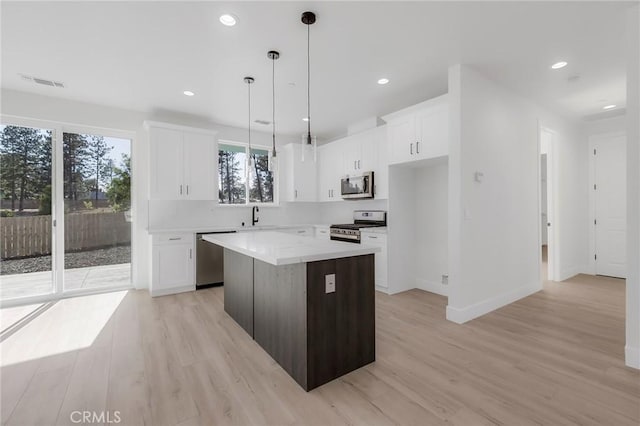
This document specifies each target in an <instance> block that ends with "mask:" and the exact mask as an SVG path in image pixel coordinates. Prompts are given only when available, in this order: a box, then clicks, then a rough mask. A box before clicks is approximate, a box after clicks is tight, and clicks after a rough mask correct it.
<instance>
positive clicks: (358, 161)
mask: <svg viewBox="0 0 640 426" xmlns="http://www.w3.org/2000/svg"><path fill="white" fill-rule="evenodd" d="M358 169H360V160H358Z"/></svg>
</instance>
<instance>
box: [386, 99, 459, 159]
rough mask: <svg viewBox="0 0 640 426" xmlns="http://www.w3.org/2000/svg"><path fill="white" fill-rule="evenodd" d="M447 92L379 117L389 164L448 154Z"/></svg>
mask: <svg viewBox="0 0 640 426" xmlns="http://www.w3.org/2000/svg"><path fill="white" fill-rule="evenodd" d="M448 109H449V105H448V102H447V95H443V96H440V97H437V98H434V99H430V100H428V101H426V102H423V103H421V104H418V105H414V106H412V107H409V108H406V109H404V110H401V111H398V112H395V113H393V114H389V115H387V116H386V117H383V118H384V120H385V121H386V122H387V136H388V144H389V145H388V155H389V164H398V163H406V162H410V161H417V160H423V159H427V158H436V157H442V156H446V155H448V154H449V113H448Z"/></svg>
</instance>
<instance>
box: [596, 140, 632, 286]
mask: <svg viewBox="0 0 640 426" xmlns="http://www.w3.org/2000/svg"><path fill="white" fill-rule="evenodd" d="M593 148H594V149H595V155H594V179H595V180H594V182H595V187H594V193H595V213H596V215H595V229H596V231H595V248H596V253H595V254H596V256H595V262H596V274H598V275H608V276H612V277H619V278H625V277H626V231H627V215H626V209H627V207H626V191H627V185H626V179H627V174H626V138H625V136H622V135H620V136H615V137H610V138H607V139H599V140H597V141H595V142H594V144H593Z"/></svg>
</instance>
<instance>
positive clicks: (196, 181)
mask: <svg viewBox="0 0 640 426" xmlns="http://www.w3.org/2000/svg"><path fill="white" fill-rule="evenodd" d="M146 125H147V127H148V129H149V145H150V161H151V164H150V170H151V176H150V186H151V187H150V198H151V199H155V200H217V199H218V197H217V187H218V184H217V177H218V173H217V167H218V150H217V144H216V138H215V132H210V131H207V130H202V131H200V130H198V129H189V128H182V127H180V126H172V125H163V124H162V123H146Z"/></svg>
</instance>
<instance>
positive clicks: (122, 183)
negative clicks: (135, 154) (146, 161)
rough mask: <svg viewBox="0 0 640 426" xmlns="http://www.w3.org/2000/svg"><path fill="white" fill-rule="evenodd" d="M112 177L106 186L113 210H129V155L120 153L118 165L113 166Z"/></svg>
mask: <svg viewBox="0 0 640 426" xmlns="http://www.w3.org/2000/svg"><path fill="white" fill-rule="evenodd" d="M113 174H114V176H113V179H111V182H110V183H109V187H108V188H107V197H108V198H109V204H110V205H111V207H112V208H113V209H114V210H115V211H124V210H129V208H130V207H131V157H129V156H128V155H126V154H122V163H121V165H120V167H114V168H113Z"/></svg>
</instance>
